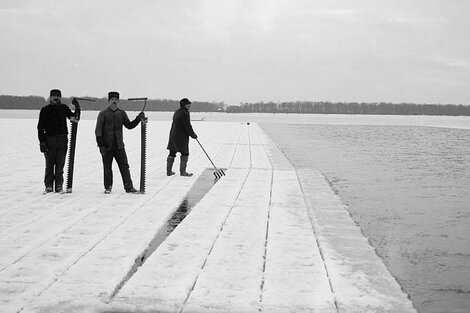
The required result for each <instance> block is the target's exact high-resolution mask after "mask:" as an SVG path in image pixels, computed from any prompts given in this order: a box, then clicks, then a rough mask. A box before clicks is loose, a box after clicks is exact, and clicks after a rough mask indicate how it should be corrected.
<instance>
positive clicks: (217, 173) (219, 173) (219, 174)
mask: <svg viewBox="0 0 470 313" xmlns="http://www.w3.org/2000/svg"><path fill="white" fill-rule="evenodd" d="M214 176H215V179H220V178H222V176H225V172H224V170H222V169H218V170H216V171H215V172H214Z"/></svg>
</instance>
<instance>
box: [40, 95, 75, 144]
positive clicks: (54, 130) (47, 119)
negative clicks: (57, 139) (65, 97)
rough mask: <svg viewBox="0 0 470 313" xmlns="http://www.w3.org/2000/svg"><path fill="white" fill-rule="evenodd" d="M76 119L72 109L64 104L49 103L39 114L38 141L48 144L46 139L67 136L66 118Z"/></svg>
mask: <svg viewBox="0 0 470 313" xmlns="http://www.w3.org/2000/svg"><path fill="white" fill-rule="evenodd" d="M71 117H75V113H72V110H70V108H69V107H68V106H67V105H65V104H63V103H60V104H52V103H49V104H48V105H46V106H45V107H43V108H42V109H41V111H40V112H39V121H38V139H39V141H40V142H46V137H48V136H57V135H67V134H68V133H69V132H68V129H67V121H66V118H71Z"/></svg>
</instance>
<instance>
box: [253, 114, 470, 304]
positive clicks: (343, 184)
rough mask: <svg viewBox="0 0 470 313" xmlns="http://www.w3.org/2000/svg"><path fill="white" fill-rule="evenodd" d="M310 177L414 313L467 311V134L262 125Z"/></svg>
mask: <svg viewBox="0 0 470 313" xmlns="http://www.w3.org/2000/svg"><path fill="white" fill-rule="evenodd" d="M261 126H262V127H263V129H264V130H265V131H266V132H267V134H268V135H269V136H270V137H271V138H272V139H273V140H274V142H275V143H276V144H277V146H278V147H279V148H280V149H281V150H282V151H283V152H284V154H285V155H286V156H287V158H288V159H289V160H290V161H291V162H292V163H293V164H294V165H295V166H296V168H297V169H298V170H301V169H302V168H317V169H319V170H320V171H321V172H322V173H323V174H324V175H325V176H326V177H327V179H328V180H329V181H330V183H331V184H332V187H333V189H334V190H335V191H336V192H337V193H338V195H339V196H340V197H341V199H342V200H343V202H344V203H346V204H347V205H348V206H349V207H348V209H349V210H350V213H351V215H352V217H353V219H354V220H355V221H356V222H357V223H359V225H360V226H361V228H362V229H363V232H364V234H365V235H366V236H367V237H368V238H369V239H370V242H371V244H372V245H373V246H374V247H375V248H376V250H377V253H378V254H379V255H380V256H381V257H382V259H383V260H384V262H385V264H386V265H387V267H388V269H389V270H390V272H391V273H392V274H393V275H394V276H395V277H396V278H397V280H398V282H399V283H400V285H401V286H402V288H403V289H404V291H405V292H406V293H408V294H409V295H410V297H411V300H412V301H413V304H414V306H415V307H416V308H417V309H418V311H419V312H433V313H434V312H439V313H441V312H461V313H468V312H470V130H469V129H451V128H437V127H424V126H390V125H387V126H384V125H382V126H372V125H301V124H273V123H265V124H262V125H261Z"/></svg>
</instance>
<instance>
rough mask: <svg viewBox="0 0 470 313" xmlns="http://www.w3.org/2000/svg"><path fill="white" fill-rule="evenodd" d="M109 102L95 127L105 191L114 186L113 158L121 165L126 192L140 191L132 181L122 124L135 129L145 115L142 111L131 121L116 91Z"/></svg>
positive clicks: (110, 94)
mask: <svg viewBox="0 0 470 313" xmlns="http://www.w3.org/2000/svg"><path fill="white" fill-rule="evenodd" d="M108 103H109V106H108V107H107V108H106V109H104V110H103V111H101V112H100V113H99V115H98V119H97V121H96V128H95V135H96V142H97V143H98V147H99V148H100V153H101V156H102V159H103V169H104V189H105V191H104V193H106V194H109V193H111V189H112V187H113V169H112V163H113V158H114V159H116V162H117V164H118V166H119V171H120V172H121V177H122V182H123V184H124V189H125V190H126V192H129V193H136V192H138V191H137V190H136V189H135V188H134V185H133V183H132V179H131V173H130V171H129V162H128V161H127V154H126V150H125V149H124V141H123V134H122V126H123V125H124V126H125V127H126V128H127V129H133V128H135V127H136V126H137V125H139V123H140V122H141V120H142V118H144V117H145V116H144V113H143V112H140V113H139V115H137V117H136V118H135V119H134V120H133V121H132V122H131V121H130V120H129V117H128V116H127V113H126V112H125V111H124V110H121V109H119V108H118V104H119V93H118V92H116V91H111V92H109V93H108Z"/></svg>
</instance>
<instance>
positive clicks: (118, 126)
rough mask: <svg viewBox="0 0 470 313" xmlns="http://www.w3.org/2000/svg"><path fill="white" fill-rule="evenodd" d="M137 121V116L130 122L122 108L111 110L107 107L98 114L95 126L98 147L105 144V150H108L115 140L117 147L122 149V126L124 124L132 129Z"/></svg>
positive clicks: (138, 121) (138, 120)
mask: <svg viewBox="0 0 470 313" xmlns="http://www.w3.org/2000/svg"><path fill="white" fill-rule="evenodd" d="M139 123H140V119H138V118H135V119H134V120H133V121H132V122H131V121H130V120H129V117H127V113H126V112H125V111H124V110H121V109H117V110H116V111H113V110H111V109H110V108H109V107H108V108H106V109H104V110H103V111H101V112H100V114H98V119H97V120H96V128H95V135H96V142H97V143H98V146H99V147H102V146H105V147H106V150H110V149H111V147H112V145H113V141H114V140H116V145H117V148H118V149H123V148H124V140H123V135H122V126H123V125H124V126H125V127H126V128H127V129H132V128H135V127H136V126H137V125H139Z"/></svg>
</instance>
